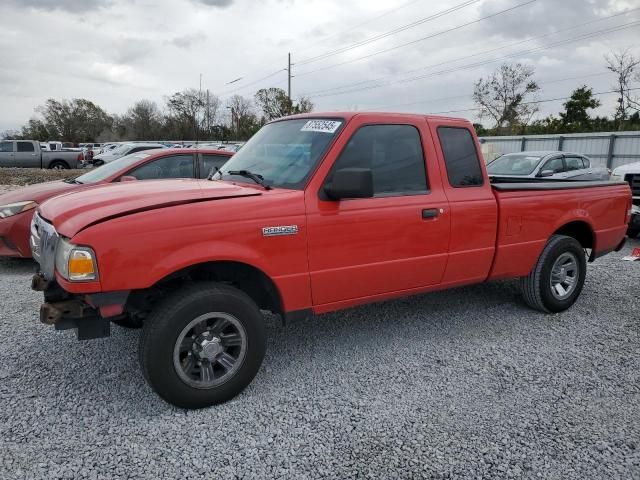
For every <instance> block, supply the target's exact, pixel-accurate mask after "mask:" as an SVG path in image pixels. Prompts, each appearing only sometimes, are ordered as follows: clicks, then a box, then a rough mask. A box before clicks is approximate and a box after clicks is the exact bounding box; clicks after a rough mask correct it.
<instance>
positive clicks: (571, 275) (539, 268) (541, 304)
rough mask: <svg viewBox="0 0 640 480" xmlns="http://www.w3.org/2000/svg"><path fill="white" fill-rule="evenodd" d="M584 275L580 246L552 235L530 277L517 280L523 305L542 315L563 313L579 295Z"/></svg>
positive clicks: (584, 263)
mask: <svg viewBox="0 0 640 480" xmlns="http://www.w3.org/2000/svg"><path fill="white" fill-rule="evenodd" d="M586 273H587V261H586V258H585V253H584V249H583V248H582V245H580V243H579V242H578V241H577V240H576V239H575V238H572V237H567V236H565V235H553V236H552V237H551V238H550V239H549V241H548V242H547V244H546V245H545V247H544V249H543V250H542V253H541V254H540V258H538V261H537V263H536V264H535V266H534V267H533V269H532V270H531V273H529V275H528V276H526V277H523V278H521V279H520V286H521V288H522V295H523V297H524V301H525V302H526V303H527V305H529V306H530V307H531V308H535V309H536V310H540V311H542V312H547V313H555V312H562V311H563V310H566V309H567V308H569V307H570V306H571V305H573V304H574V303H575V301H576V299H577V298H578V296H579V295H580V292H581V291H582V287H583V286H584V280H585V277H586Z"/></svg>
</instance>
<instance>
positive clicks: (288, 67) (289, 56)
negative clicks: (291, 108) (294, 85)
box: [287, 52, 291, 101]
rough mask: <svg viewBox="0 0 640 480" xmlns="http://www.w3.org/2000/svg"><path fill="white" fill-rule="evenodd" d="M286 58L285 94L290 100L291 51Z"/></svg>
mask: <svg viewBox="0 0 640 480" xmlns="http://www.w3.org/2000/svg"><path fill="white" fill-rule="evenodd" d="M288 59H289V61H288V63H287V80H288V87H287V96H288V97H289V101H291V52H289V55H288Z"/></svg>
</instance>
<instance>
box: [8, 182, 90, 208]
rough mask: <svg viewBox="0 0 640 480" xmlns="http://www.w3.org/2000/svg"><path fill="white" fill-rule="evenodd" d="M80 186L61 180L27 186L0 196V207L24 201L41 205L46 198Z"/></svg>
mask: <svg viewBox="0 0 640 480" xmlns="http://www.w3.org/2000/svg"><path fill="white" fill-rule="evenodd" d="M80 186H81V185H78V184H76V183H66V182H64V181H63V180H54V181H53V182H46V183H37V184H35V185H28V186H26V187H22V188H18V189H16V190H12V191H10V192H7V193H5V194H3V195H0V205H7V204H9V203H16V202H26V201H32V202H36V203H42V202H44V201H45V200H47V199H48V198H51V197H54V196H56V195H59V194H61V193H65V192H68V191H70V190H74V189H77V188H78V187H80Z"/></svg>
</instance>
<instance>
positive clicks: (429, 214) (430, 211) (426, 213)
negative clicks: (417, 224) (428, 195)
mask: <svg viewBox="0 0 640 480" xmlns="http://www.w3.org/2000/svg"><path fill="white" fill-rule="evenodd" d="M441 210H442V209H441ZM439 214H440V212H439V211H438V209H437V208H425V209H424V210H422V218H426V219H428V218H436V217H437V216H438V215H439Z"/></svg>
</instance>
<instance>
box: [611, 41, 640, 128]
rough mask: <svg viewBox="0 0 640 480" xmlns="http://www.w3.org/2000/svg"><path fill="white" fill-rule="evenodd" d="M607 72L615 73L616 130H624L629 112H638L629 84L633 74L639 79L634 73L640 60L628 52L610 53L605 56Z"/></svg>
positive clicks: (638, 103)
mask: <svg viewBox="0 0 640 480" xmlns="http://www.w3.org/2000/svg"><path fill="white" fill-rule="evenodd" d="M604 58H605V60H606V62H607V70H609V71H611V72H613V73H615V75H616V84H615V87H614V88H615V90H616V92H618V106H617V107H616V114H615V119H616V123H617V124H618V130H622V129H623V128H624V123H625V121H626V120H627V118H629V111H630V110H632V109H634V110H639V109H640V101H639V100H638V99H637V98H635V97H633V96H632V95H631V90H630V88H631V87H630V83H631V80H632V79H633V78H634V73H635V74H636V75H637V76H638V77H640V72H637V73H636V70H637V68H638V66H639V65H640V58H636V57H635V56H634V55H633V54H631V52H629V50H624V51H621V52H612V53H611V54H610V55H605V57H604Z"/></svg>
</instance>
